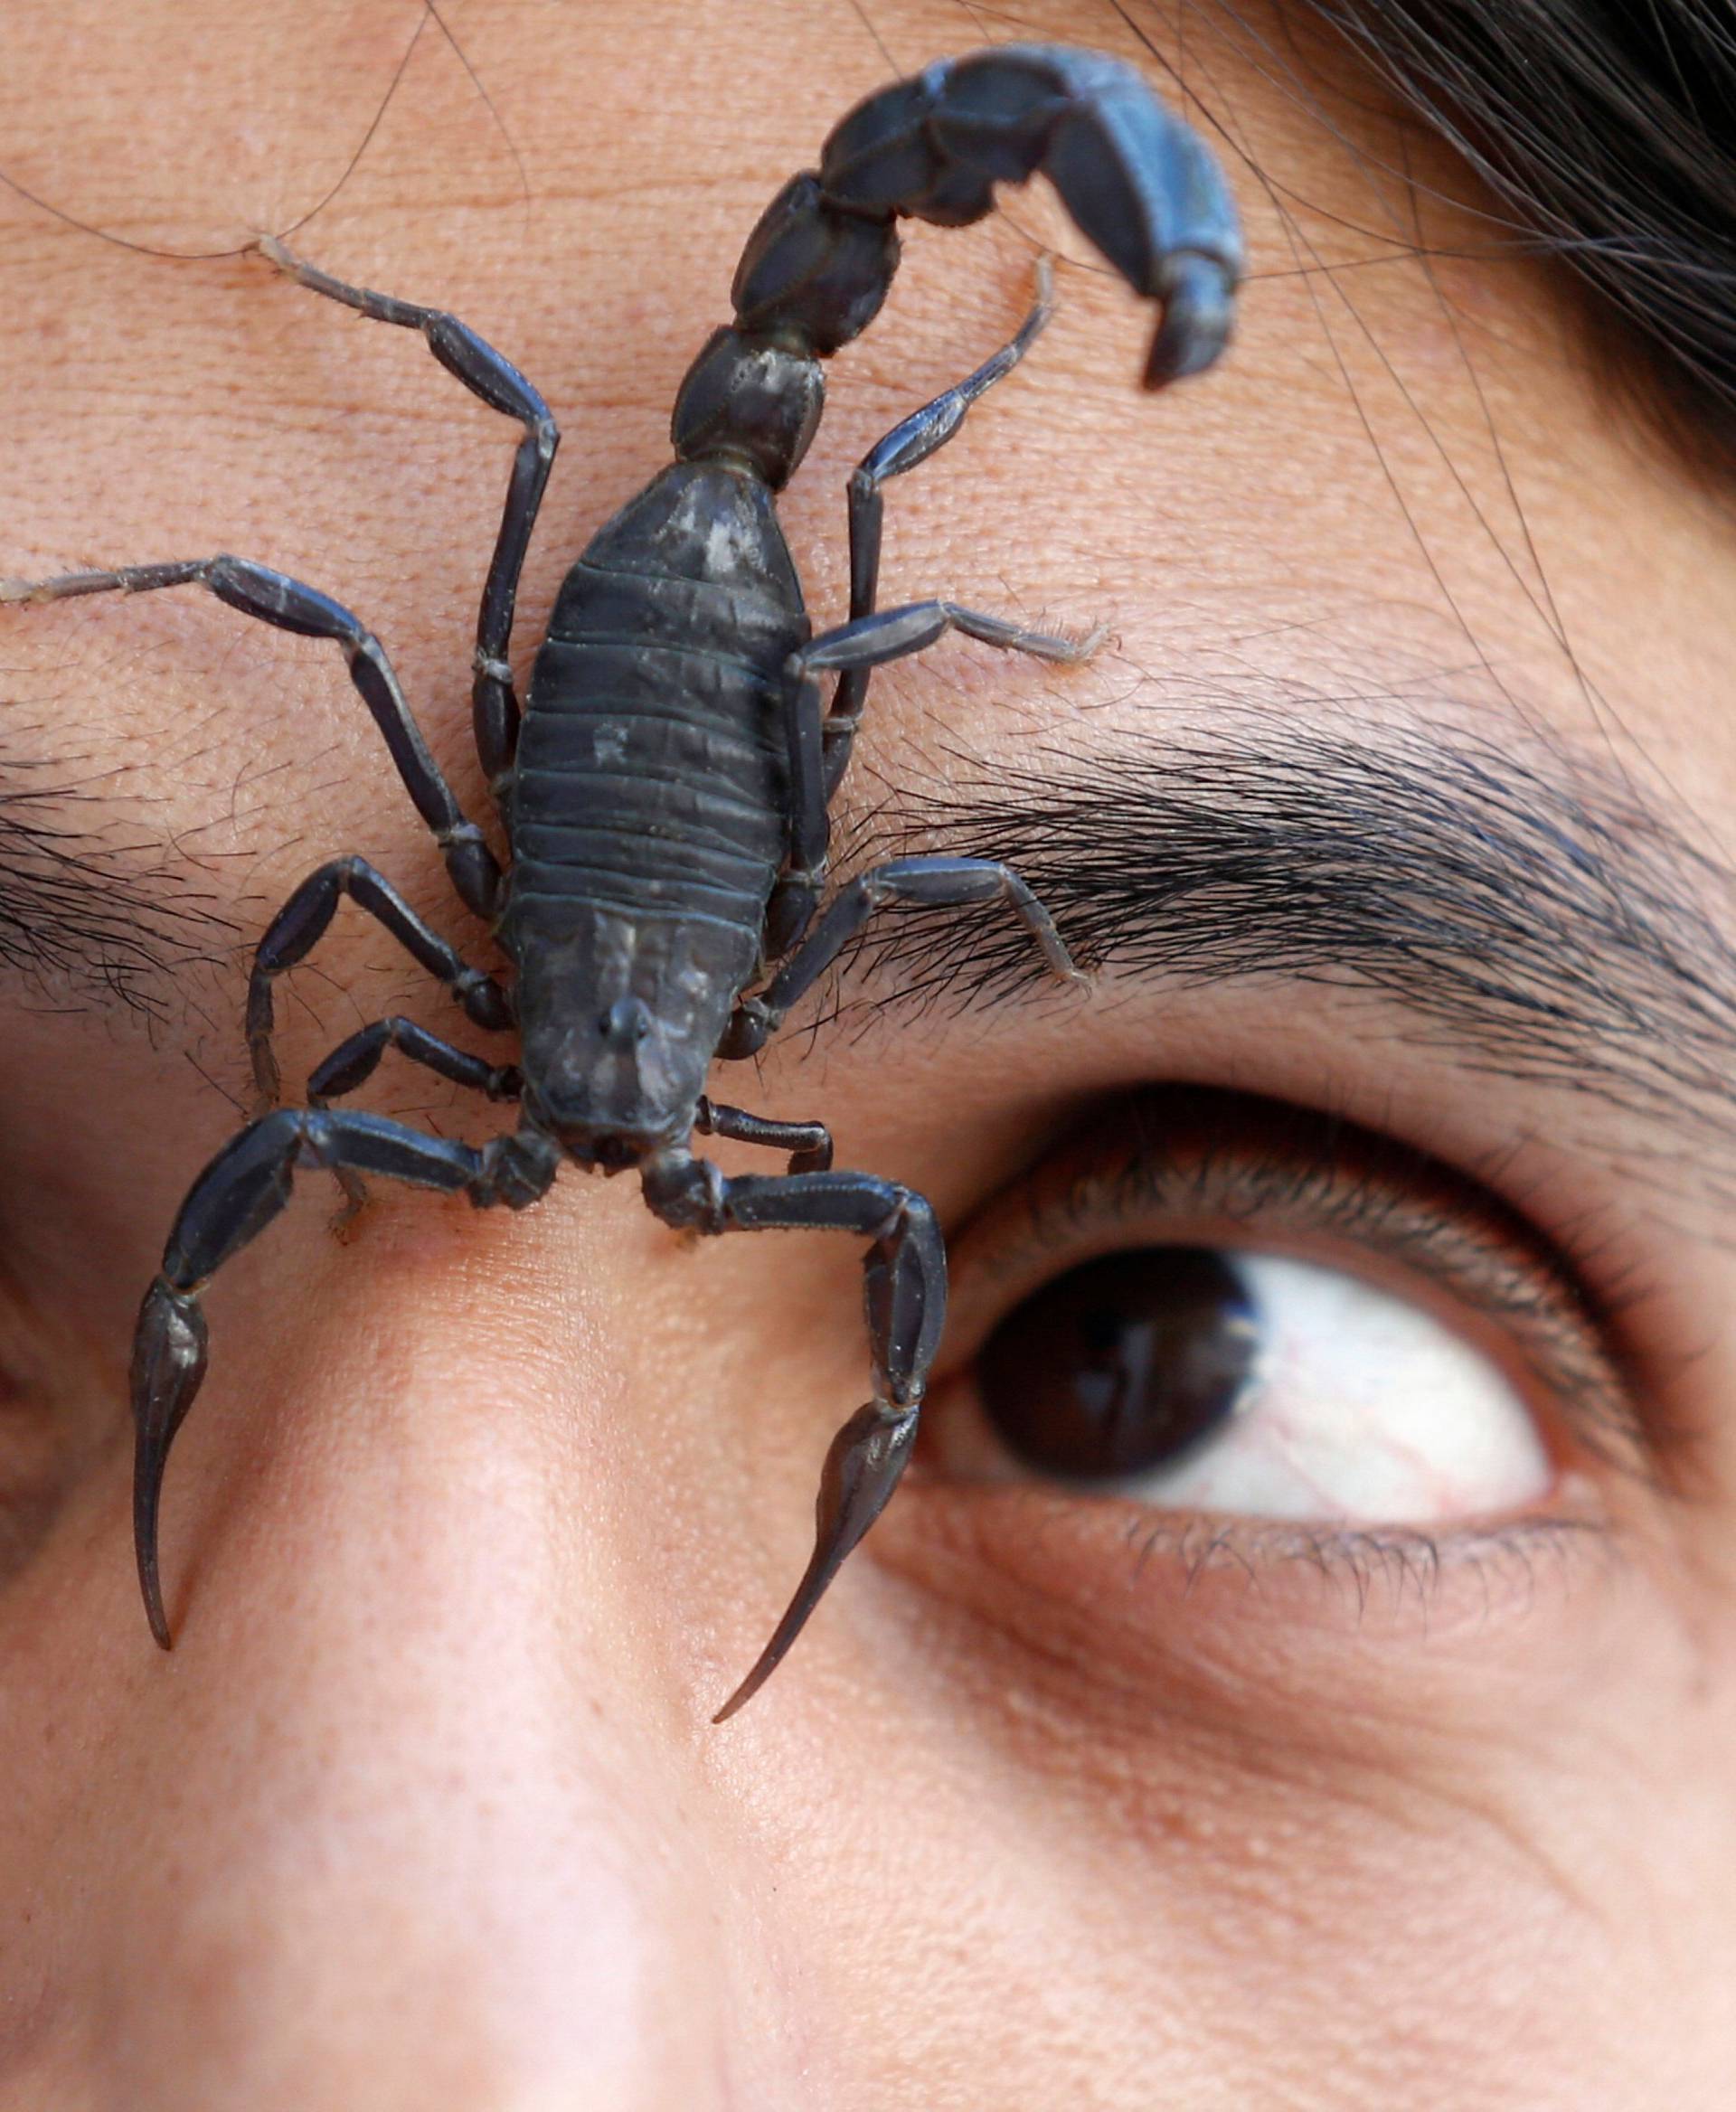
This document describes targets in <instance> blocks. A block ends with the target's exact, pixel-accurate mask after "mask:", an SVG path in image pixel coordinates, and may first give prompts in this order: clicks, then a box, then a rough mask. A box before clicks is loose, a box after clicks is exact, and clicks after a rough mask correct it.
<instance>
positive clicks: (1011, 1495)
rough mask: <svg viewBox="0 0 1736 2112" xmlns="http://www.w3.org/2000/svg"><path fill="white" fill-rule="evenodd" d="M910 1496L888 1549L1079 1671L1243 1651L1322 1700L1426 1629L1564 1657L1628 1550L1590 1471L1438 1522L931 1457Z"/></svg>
mask: <svg viewBox="0 0 1736 2112" xmlns="http://www.w3.org/2000/svg"><path fill="white" fill-rule="evenodd" d="M901 1508H902V1514H901V1515H900V1516H898V1517H897V1518H896V1519H895V1520H894V1517H893V1513H892V1512H890V1511H889V1513H888V1516H887V1519H886V1520H885V1521H882V1525H881V1526H880V1527H879V1528H877V1537H880V1539H881V1545H880V1549H879V1554H878V1559H879V1560H881V1561H882V1563H883V1564H885V1565H887V1566H889V1567H892V1568H893V1569H895V1570H899V1571H900V1572H901V1573H904V1574H906V1575H910V1576H913V1577H914V1578H915V1579H916V1580H917V1581H918V1582H920V1583H921V1584H923V1585H924V1586H926V1587H927V1588H928V1589H929V1590H930V1591H931V1592H934V1593H935V1594H937V1595H938V1596H939V1597H940V1598H943V1599H944V1600H946V1601H948V1602H949V1603H953V1604H959V1603H960V1602H962V1605H963V1608H964V1610H966V1611H967V1612H968V1613H969V1614H970V1615H972V1616H974V1617H977V1618H978V1619H987V1620H989V1621H990V1622H992V1623H993V1624H994V1625H995V1626H997V1627H1000V1628H1003V1629H1004V1630H1005V1631H1006V1632H1007V1633H1008V1634H1009V1635H1010V1636H1013V1637H1014V1639H1016V1640H1019V1641H1021V1642H1023V1643H1024V1644H1025V1645H1028V1646H1029V1647H1030V1648H1031V1649H1032V1650H1033V1652H1034V1653H1035V1654H1036V1655H1040V1656H1043V1657H1045V1658H1049V1659H1052V1660H1056V1661H1061V1662H1064V1663H1066V1664H1067V1665H1068V1666H1069V1667H1070V1669H1071V1673H1072V1674H1075V1675H1076V1676H1077V1677H1078V1678H1080V1679H1081V1680H1084V1681H1088V1682H1090V1683H1101V1682H1103V1681H1106V1680H1107V1681H1108V1682H1109V1683H1111V1684H1114V1683H1116V1682H1117V1681H1118V1680H1125V1679H1131V1680H1133V1681H1135V1682H1136V1683H1139V1684H1141V1685H1143V1684H1144V1683H1146V1681H1147V1680H1149V1679H1151V1678H1154V1677H1155V1678H1159V1679H1162V1680H1164V1681H1168V1680H1170V1679H1172V1678H1173V1677H1174V1675H1175V1667H1176V1664H1177V1661H1178V1659H1184V1660H1186V1661H1188V1662H1189V1663H1190V1664H1193V1663H1197V1662H1200V1661H1202V1654H1203V1656H1204V1659H1207V1660H1212V1661H1216V1660H1218V1659H1219V1658H1220V1657H1223V1659H1224V1662H1225V1663H1227V1664H1234V1665H1237V1666H1241V1667H1242V1668H1243V1669H1244V1670H1247V1669H1250V1668H1251V1667H1252V1666H1253V1665H1255V1664H1259V1665H1260V1666H1261V1667H1264V1668H1266V1670H1267V1671H1268V1672H1269V1671H1270V1670H1271V1668H1272V1667H1273V1665H1274V1664H1275V1662H1278V1661H1281V1663H1282V1664H1283V1666H1284V1667H1285V1670H1284V1674H1283V1676H1284V1678H1285V1679H1286V1680H1287V1681H1289V1682H1293V1683H1296V1684H1297V1688H1298V1691H1299V1692H1300V1693H1301V1694H1302V1696H1303V1697H1304V1698H1306V1699H1309V1700H1310V1701H1314V1702H1317V1700H1318V1698H1319V1691H1320V1690H1319V1688H1318V1684H1317V1683H1318V1682H1319V1681H1320V1680H1322V1679H1325V1678H1327V1677H1328V1676H1331V1677H1332V1678H1340V1677H1342V1676H1344V1674H1346V1672H1348V1671H1351V1670H1354V1667H1355V1666H1356V1665H1362V1666H1363V1667H1365V1668H1367V1670H1368V1671H1369V1673H1370V1674H1371V1676H1374V1677H1376V1678H1378V1679H1381V1680H1384V1679H1386V1678H1389V1677H1391V1676H1392V1674H1393V1672H1394V1670H1395V1668H1396V1667H1400V1666H1403V1667H1414V1666H1416V1665H1417V1664H1419V1663H1420V1662H1422V1661H1421V1660H1419V1658H1418V1657H1417V1655H1416V1654H1417V1652H1418V1651H1419V1649H1420V1648H1423V1649H1426V1661H1427V1662H1428V1663H1430V1664H1435V1665H1436V1666H1437V1667H1439V1666H1440V1665H1442V1664H1446V1663H1448V1662H1449V1661H1451V1660H1453V1659H1455V1658H1459V1659H1462V1661H1463V1662H1464V1663H1465V1664H1466V1665H1467V1668H1468V1669H1470V1670H1471V1671H1472V1672H1473V1673H1474V1674H1476V1675H1477V1676H1478V1677H1481V1676H1482V1675H1483V1674H1485V1673H1486V1671H1487V1669H1488V1668H1489V1666H1490V1665H1491V1664H1492V1663H1494V1662H1495V1661H1496V1660H1497V1659H1499V1658H1500V1657H1501V1656H1502V1655H1503V1654H1504V1652H1505V1651H1507V1650H1508V1649H1509V1648H1515V1649H1516V1648H1517V1647H1518V1644H1517V1640H1516V1639H1517V1638H1519V1637H1523V1638H1524V1646H1525V1647H1526V1648H1528V1649H1529V1648H1533V1647H1534V1648H1536V1649H1539V1650H1541V1651H1543V1652H1544V1653H1546V1654H1547V1655H1549V1656H1551V1657H1552V1659H1554V1660H1556V1661H1563V1660H1565V1659H1566V1658H1568V1657H1570V1656H1571V1648H1570V1647H1569V1646H1568V1642H1569V1639H1567V1638H1563V1636H1562V1631H1561V1620H1562V1619H1563V1618H1566V1617H1569V1616H1570V1614H1571V1618H1572V1620H1573V1622H1574V1623H1575V1624H1576V1628H1575V1632H1576V1633H1577V1632H1578V1631H1577V1624H1578V1623H1580V1621H1581V1620H1582V1619H1583V1618H1584V1617H1585V1605H1584V1591H1583V1589H1582V1588H1583V1587H1584V1585H1585V1584H1586V1583H1587V1582H1588V1580H1590V1579H1595V1578H1599V1577H1601V1576H1605V1575H1607V1574H1609V1572H1610V1571H1611V1570H1612V1569H1613V1568H1614V1567H1615V1566H1617V1565H1618V1561H1619V1555H1618V1549H1619V1543H1620V1536H1619V1533H1618V1530H1617V1527H1616V1525H1615V1523H1614V1521H1613V1520H1612V1518H1611V1517H1610V1515H1609V1511H1608V1508H1607V1506H1606V1505H1605V1504H1603V1502H1602V1501H1601V1499H1600V1497H1599V1493H1598V1492H1597V1490H1596V1489H1595V1488H1594V1487H1593V1486H1592V1485H1590V1483H1589V1481H1587V1480H1586V1479H1585V1478H1584V1477H1578V1476H1576V1477H1571V1479H1570V1481H1569V1482H1568V1483H1566V1484H1564V1485H1563V1486H1562V1487H1561V1489H1560V1490H1559V1491H1558V1492H1557V1494H1556V1496H1555V1498H1554V1499H1553V1501H1552V1505H1551V1507H1550V1508H1549V1510H1548V1511H1547V1512H1546V1513H1542V1514H1539V1515H1533V1516H1528V1517H1525V1518H1523V1519H1517V1520H1509V1521H1505V1522H1489V1521H1473V1522H1467V1523H1463V1524H1460V1525H1458V1526H1454V1527H1450V1528H1448V1529H1446V1530H1443V1531H1439V1532H1421V1531H1418V1530H1414V1529H1406V1528H1379V1529H1371V1530H1349V1529H1346V1528H1344V1527H1341V1526H1298V1525H1295V1524H1291V1523H1278V1522H1271V1521H1262V1520H1249V1519H1239V1518H1223V1517H1217V1516H1213V1515H1212V1514H1211V1513H1197V1514H1187V1513H1176V1514H1165V1513H1155V1514H1154V1513H1152V1512H1150V1511H1147V1510H1145V1509H1143V1508H1142V1507H1140V1506H1136V1505H1132V1504H1126V1503H1123V1502H1120V1501H1118V1500H1116V1499H1112V1498H1111V1499H1086V1498H1080V1497H1076V1496H1072V1495H1068V1494H1060V1493H1058V1492H1055V1491H1052V1490H1047V1489H1036V1488H1031V1487H1028V1486H1021V1487H1016V1488H1014V1487H1005V1486H1001V1487H996V1486H984V1485H959V1484H954V1483H950V1482H948V1481H946V1480H944V1479H941V1478H939V1477H937V1476H934V1475H932V1474H931V1473H928V1472H924V1473H922V1474H921V1475H920V1476H918V1477H917V1478H914V1479H912V1480H911V1481H910V1483H909V1485H908V1494H907V1497H906V1498H904V1499H901ZM1250 1652H1251V1653H1253V1655H1252V1657H1251V1658H1250V1656H1249V1655H1248V1654H1249V1653H1250ZM1322 1652H1324V1653H1325V1654H1326V1655H1325V1656H1324V1657H1323V1656H1322V1655H1320V1653H1322ZM1274 1653H1276V1654H1277V1655H1276V1660H1275V1659H1274ZM1224 1654H1227V1656H1226V1655H1224ZM1382 1668H1384V1670H1382ZM1237 1676H1238V1677H1240V1676H1241V1674H1237Z"/></svg>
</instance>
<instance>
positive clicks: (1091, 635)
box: [790, 601, 1109, 678]
mask: <svg viewBox="0 0 1736 2112" xmlns="http://www.w3.org/2000/svg"><path fill="white" fill-rule="evenodd" d="M948 631H963V632H964V634H965V636H967V637H971V638H980V639H981V640H982V642H983V644H984V645H986V646H995V647H997V648H998V649H999V650H1000V651H1001V652H1003V653H1029V654H1031V655H1033V657H1034V658H1036V659H1038V660H1061V661H1067V662H1071V661H1075V660H1089V659H1090V656H1091V655H1092V654H1093V653H1095V652H1096V650H1097V648H1098V647H1099V646H1100V645H1101V644H1102V643H1103V641H1104V639H1105V638H1106V637H1108V636H1109V626H1108V625H1107V624H1099V625H1098V627H1097V628H1096V629H1095V630H1093V631H1090V632H1088V633H1087V634H1086V635H1085V636H1084V637H1082V638H1066V637H1061V636H1057V635H1056V634H1055V633H1054V632H1052V631H1033V630H1027V629H1026V628H1025V627H1024V625H1023V624H1016V623H1008V621H1007V620H1006V618H1005V617H1004V616H985V615H983V613H982V612H981V611H980V610H979V609H975V608H960V607H959V606H958V603H957V602H956V601H910V602H906V603H905V605H904V606H903V608H882V609H881V610H880V611H879V612H878V613H877V614H875V615H873V616H862V617H857V618H855V619H854V621H853V622H850V623H841V624H839V625H838V627H837V628H836V629H835V630H829V631H822V632H821V633H820V634H819V636H817V637H816V638H815V639H814V640H813V641H812V642H811V643H810V644H808V645H806V646H803V647H802V649H801V651H800V652H799V653H794V654H792V655H790V674H791V676H792V678H794V676H795V675H796V674H797V673H801V674H813V673H815V672H816V670H818V669H821V668H826V667H840V668H851V667H860V668H870V667H878V666H880V665H882V663H883V662H885V661H888V660H902V659H905V658H906V657H907V656H908V655H910V654H911V653H921V652H924V651H926V650H927V648H928V647H929V646H932V645H933V644H935V642H936V641H937V640H938V639H940V638H943V637H945V636H946V635H947V633H948Z"/></svg>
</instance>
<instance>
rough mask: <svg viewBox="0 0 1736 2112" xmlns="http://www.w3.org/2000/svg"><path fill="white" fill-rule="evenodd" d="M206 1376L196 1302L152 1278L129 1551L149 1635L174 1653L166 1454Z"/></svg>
mask: <svg viewBox="0 0 1736 2112" xmlns="http://www.w3.org/2000/svg"><path fill="white" fill-rule="evenodd" d="M204 1375H205V1316H204V1315H203V1313H202V1312H201V1311H200V1309H199V1303H198V1300H197V1299H196V1298H195V1297H193V1296H192V1295H191V1294H190V1293H189V1292H186V1291H182V1290H177V1289H176V1288H175V1286H174V1285H173V1284H172V1283H170V1282H168V1281H167V1279H166V1278H164V1277H160V1276H159V1277H158V1278H157V1279H156V1282H155V1283H153V1284H152V1286H151V1287H150V1289H149V1290H148V1291H146V1294H145V1303H144V1305H143V1306H142V1307H141V1308H140V1311H139V1315H138V1334H137V1340H136V1342H135V1344H134V1346H133V1375H132V1385H133V1425H134V1430H135V1433H136V1446H135V1451H134V1456H133V1546H134V1551H135V1552H136V1553H137V1558H138V1584H139V1589H140V1590H141V1591H142V1592H143V1593H144V1595H145V1611H146V1616H147V1617H149V1620H150V1624H151V1633H152V1635H153V1636H156V1640H157V1642H158V1644H159V1645H161V1646H162V1647H163V1648H164V1649H165V1650H168V1649H172V1648H173V1647H174V1638H173V1637H172V1636H170V1634H169V1622H168V1616H167V1615H166V1614H165V1612H164V1610H163V1587H162V1582H161V1579H159V1576H158V1573H157V1560H156V1526H157V1509H158V1505H159V1504H160V1502H161V1499H162V1494H163V1474H164V1470H165V1467H166V1466H167V1465H168V1458H169V1447H170V1446H171V1445H172V1444H174V1442H175V1432H176V1431H177V1430H178V1429H179V1428H181V1424H182V1420H183V1419H184V1417H185V1415H186V1412H187V1410H188V1409H189V1408H191V1407H192V1405H193V1395H194V1394H195V1393H197V1392H198V1391H199V1385H200V1381H202V1380H203V1377H204Z"/></svg>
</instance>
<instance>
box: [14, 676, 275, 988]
mask: <svg viewBox="0 0 1736 2112" xmlns="http://www.w3.org/2000/svg"><path fill="white" fill-rule="evenodd" d="M15 709H16V707H14V706H7V705H5V703H4V702H0V712H6V711H15ZM7 731H8V732H12V731H15V729H14V728H11V727H9V728H7ZM69 768H71V766H68V765H65V764H61V765H55V764H52V763H50V762H47V761H44V760H33V759H26V758H24V757H21V756H20V755H19V754H17V753H16V752H15V751H14V752H7V753H5V755H4V756H0V975H4V976H5V978H6V979H7V980H8V981H17V980H21V979H22V980H23V981H24V983H25V984H26V985H31V986H33V987H34V988H36V989H37V990H39V991H41V992H42V993H44V994H45V995H47V997H48V999H49V1001H50V1002H51V1003H58V1004H65V1005H68V1006H69V1007H71V1006H77V1005H79V1004H80V1003H81V1002H82V1003H85V1004H88V1003H91V1002H94V1003H96V1004H99V1005H107V1004H119V1005H122V1006H125V1007H127V1009H129V1010H131V1011H135V1012H139V1013H143V1014H147V1015H148V1016H149V1017H151V1018H153V1019H157V1020H163V1019H166V1018H167V1017H168V1016H169V1014H170V1012H171V1004H170V991H171V978H172V977H173V976H174V973H175V970H176V969H177V968H182V967H185V966H191V965H192V964H193V963H194V962H196V961H208V960H211V959H213V958H216V957H220V956H222V954H224V953H226V952H227V951H228V950H229V947H230V945H231V943H232V941H233V938H234V935H235V927H234V925H233V924H232V923H231V921H230V919H228V918H226V917H225V916H223V915H222V914H221V913H220V911H219V910H218V909H217V907H216V904H215V902H214V900H212V898H211V897H210V896H208V895H206V894H204V893H203V892H202V891H200V890H199V889H198V888H196V887H194V886H192V885H190V884H189V883H188V882H187V881H186V880H185V879H184V877H182V876H181V875H179V874H177V873H175V872H174V871H173V870H172V867H171V865H170V863H169V860H168V858H167V857H166V856H165V852H164V849H163V847H162V846H161V845H157V844H152V843H151V842H150V841H149V840H148V839H147V838H145V837H142V836H141V837H140V839H138V840H137V841H133V840H126V839H123V837H122V836H121V835H120V834H118V833H117V831H116V829H115V828H114V825H113V822H112V816H111V815H110V813H109V807H108V805H107V803H106V802H105V801H104V800H103V799H102V798H101V797H100V796H99V794H98V793H96V792H95V791H93V790H92V789H90V787H78V786H71V787H69V786H68V785H67V783H66V782H65V779H66V777H67V774H68V770H69ZM86 810H88V811H89V813H90V819H91V822H92V824H93V825H92V826H90V827H89V828H85V827H81V826H80V817H81V816H82V815H83V813H84V812H85V811H86Z"/></svg>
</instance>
